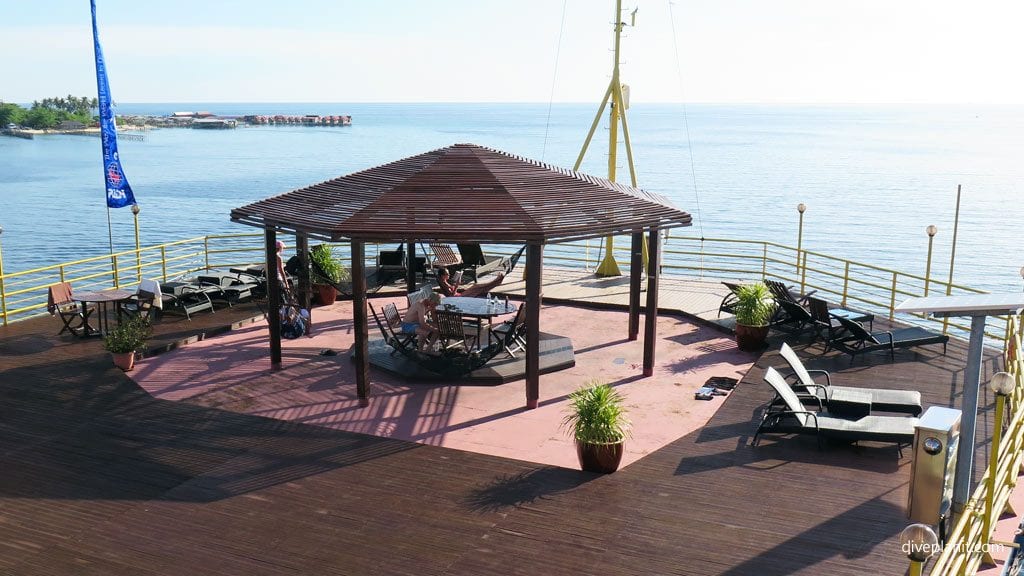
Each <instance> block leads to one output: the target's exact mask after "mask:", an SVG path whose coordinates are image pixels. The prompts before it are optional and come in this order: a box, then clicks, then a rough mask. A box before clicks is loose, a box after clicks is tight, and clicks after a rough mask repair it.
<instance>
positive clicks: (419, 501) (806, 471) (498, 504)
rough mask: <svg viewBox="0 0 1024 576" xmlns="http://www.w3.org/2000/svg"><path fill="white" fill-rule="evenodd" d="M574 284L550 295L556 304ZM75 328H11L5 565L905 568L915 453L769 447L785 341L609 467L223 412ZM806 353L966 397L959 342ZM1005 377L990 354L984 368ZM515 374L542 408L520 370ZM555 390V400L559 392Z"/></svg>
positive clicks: (216, 569)
mask: <svg viewBox="0 0 1024 576" xmlns="http://www.w3.org/2000/svg"><path fill="white" fill-rule="evenodd" d="M550 281H551V282H554V281H556V280H550ZM566 282H567V283H568V281H566ZM510 288H514V285H510ZM683 289H685V286H682V285H678V286H674V285H673V284H672V283H669V282H663V284H662V291H663V295H662V299H661V302H662V307H665V306H666V303H667V302H672V301H673V299H675V298H678V299H679V300H680V301H684V300H686V299H689V298H692V296H691V295H689V294H679V295H673V291H674V290H683ZM556 292H557V289H556V287H555V286H553V285H545V296H546V297H557V294H556ZM715 306H716V307H717V301H715ZM253 312H254V310H253V308H252V307H249V306H239V307H235V308H232V309H230V310H218V311H217V313H216V314H213V315H210V314H201V315H197V316H195V317H194V318H193V320H192V321H191V322H186V321H184V320H177V319H170V321H168V322H164V323H161V324H160V325H159V326H158V333H157V335H156V336H155V337H154V339H153V343H154V344H155V345H157V346H166V347H171V346H174V345H175V343H176V342H178V341H180V340H181V339H184V338H188V337H194V338H205V337H209V336H210V335H213V334H214V333H216V332H222V331H224V329H225V327H226V326H228V325H230V324H231V323H232V322H236V321H243V320H245V319H247V318H249V317H251V316H252V315H253ZM54 322H55V321H54V320H53V319H51V318H39V319H34V320H29V321H24V322H18V323H14V324H11V325H9V326H7V327H3V328H0V397H2V400H0V430H2V432H3V434H2V436H0V438H2V439H0V453H2V454H3V460H2V463H3V465H4V474H3V475H2V477H0V478H2V479H0V510H3V512H2V518H3V522H2V523H0V541H3V542H5V543H6V546H5V554H3V555H2V556H0V571H3V572H10V573H17V574H62V573H76V574H111V573H132V574H181V573H186V572H194V573H203V574H295V573H314V572H316V573H325V574H370V573H386V574H473V575H476V574H577V573H593V572H596V571H601V572H604V573H609V574H656V573H657V574H735V575H746V574H762V573H763V574H769V573H771V574H783V573H787V574H788V573H799V574H851V575H853V574H858V575H859V574H865V573H877V574H903V573H904V572H905V567H906V563H905V557H904V555H903V553H902V552H901V551H900V550H899V546H898V543H897V540H896V539H897V535H898V533H899V531H900V530H901V529H902V528H903V527H904V526H906V524H907V523H908V521H907V520H906V517H905V515H904V512H903V510H904V506H905V501H906V498H907V489H908V481H909V463H910V451H909V450H904V454H903V456H902V457H899V456H898V455H897V451H896V449H895V448H894V447H893V446H892V445H864V446H860V447H850V446H842V445H828V446H826V448H825V449H824V450H822V451H819V450H818V449H817V448H816V445H815V442H814V440H813V439H812V438H803V437H776V436H770V437H767V438H765V440H764V441H762V443H761V445H760V446H758V447H756V448H754V447H751V446H750V439H751V436H752V434H753V432H754V429H755V427H756V424H757V419H758V414H759V408H760V407H761V406H762V405H763V404H764V403H765V402H766V401H767V400H768V399H769V398H770V396H771V393H770V391H769V389H768V387H767V386H766V385H764V384H763V383H762V382H761V376H762V375H763V373H764V370H765V369H766V367H767V366H780V365H781V364H782V361H781V358H780V357H779V356H778V355H777V354H776V353H774V352H769V353H767V354H765V355H763V356H761V357H760V358H759V359H757V360H756V362H755V364H754V366H753V368H752V369H751V370H750V372H749V373H748V374H747V375H746V377H744V378H743V380H742V382H741V383H740V384H739V385H738V386H737V388H736V389H735V391H734V392H733V393H731V394H730V395H729V396H728V397H727V398H724V399H716V400H714V402H716V403H717V402H722V405H721V407H720V408H719V409H718V410H717V412H715V413H714V414H713V415H711V416H710V420H709V421H708V422H707V424H706V425H704V426H702V427H700V428H698V429H696V430H694V431H693V432H691V433H689V434H685V435H682V436H681V437H678V438H676V439H673V440H671V441H669V442H667V443H665V444H664V446H663V447H661V448H659V449H657V450H654V451H652V452H651V453H650V454H648V455H646V456H643V457H642V458H638V459H636V460H635V461H634V462H633V463H632V464H630V465H629V466H627V467H626V468H624V469H622V470H620V471H619V472H617V473H615V474H612V475H609V476H596V475H591V474H587V473H582V472H579V471H577V470H573V469H569V468H562V467H558V466H551V465H544V464H534V463H530V462H527V461H524V460H517V459H508V458H501V457H496V456H492V455H487V454H479V453H474V452H470V451H465V450H457V449H451V448H445V447H440V446H432V445H424V444H417V443H412V442H408V441H404V440H398V439H393V438H383V437H378V436H369V435H364V434H359V433H354V432H347V431H342V430H336V429H331V428H328V427H325V426H318V425H311V424H304V423H300V422H295V421H287V420H278V419H274V418H267V417H262V416H257V415H251V414H245V413H243V412H245V411H246V410H247V407H246V403H247V402H252V401H254V400H252V399H251V398H250V397H249V396H247V395H246V394H245V393H244V391H242V390H236V392H237V396H236V397H235V398H233V405H231V406H230V409H224V408H212V407H207V406H203V405H201V404H202V402H203V398H204V395H203V394H197V395H191V394H190V395H189V396H190V399H189V400H187V401H177V400H166V399H160V398H154V397H153V396H151V395H150V394H148V393H146V392H145V391H144V390H142V389H141V388H140V387H139V386H137V385H136V384H135V383H134V382H133V381H131V380H130V379H129V378H128V377H127V376H126V375H124V374H122V373H121V372H120V371H119V370H118V369H116V368H114V367H113V366H112V365H111V363H110V361H109V359H108V357H107V355H106V354H105V353H103V352H102V349H101V347H100V343H99V342H98V341H95V340H91V341H81V340H72V339H60V338H57V337H56V336H54V333H55V332H56V329H57V327H58V326H57V325H56V324H54ZM342 328H343V327H342ZM320 329H323V330H327V329H329V327H327V326H321V327H320ZM659 329H660V330H661V329H662V328H659ZM671 336H672V334H667V333H661V334H660V337H661V338H669V337H671ZM715 336H716V337H717V336H718V335H715ZM253 337H257V335H255V334H254V335H253ZM264 338H265V336H264ZM619 338H620V336H619V335H618V334H612V335H610V336H609V337H608V339H609V340H617V339H619ZM659 346H660V344H659ZM795 348H796V349H797V351H798V353H799V354H800V355H801V357H803V358H804V359H805V361H806V362H807V364H808V366H809V367H812V368H824V369H829V370H832V371H835V372H839V373H840V374H841V378H842V381H843V383H844V384H849V385H855V386H856V385H859V386H882V385H884V386H886V387H893V388H905V389H916V390H920V391H921V393H922V395H923V399H924V403H925V405H941V406H954V407H956V406H958V405H959V402H960V396H961V394H960V389H961V386H962V378H963V375H962V371H963V367H964V355H965V349H964V345H963V344H962V343H960V342H956V341H955V342H952V343H951V344H950V346H949V352H948V354H947V355H946V356H943V355H942V354H941V350H940V349H936V348H935V347H923V348H920V349H914V350H901V351H898V352H897V355H896V362H894V363H892V362H890V361H889V360H888V358H887V356H885V355H884V354H879V355H877V356H876V355H868V356H867V357H864V358H860V359H858V361H857V363H856V364H855V366H854V367H853V368H848V359H847V357H846V356H838V355H837V354H836V353H835V352H833V353H830V354H828V355H822V354H821V349H820V346H812V347H809V348H808V347H807V346H805V345H796V346H795ZM774 349H777V343H776V344H775V345H773V346H772V347H771V348H769V350H774ZM661 350H662V349H661V348H659V362H660V361H662V360H665V354H664V353H663V352H662V351H661ZM314 355H315V354H314ZM257 361H259V362H263V363H265V365H268V361H267V359H266V357H265V356H264V357H263V358H262V359H257ZM310 361H311V362H315V361H316V360H315V359H312V358H311V359H310ZM696 362H697V361H695V363H696ZM659 366H660V364H659ZM995 367H996V363H995V357H994V356H992V355H990V356H987V357H986V361H985V363H984V365H983V370H984V372H985V374H984V375H983V378H984V379H986V380H987V378H988V376H990V375H991V373H992V372H993V370H994V368H995ZM138 370H145V367H142V368H139V369H138ZM288 373H289V368H286V369H285V370H284V371H282V372H281V373H278V374H279V376H278V377H279V378H287V377H288ZM209 375H213V376H216V377H217V378H218V379H222V378H225V377H230V376H231V373H230V370H220V371H218V370H217V368H216V367H214V368H210V373H209V374H208V376H209ZM378 378H379V376H378V375H377V374H376V373H374V379H375V381H376V380H377V379H378ZM655 379H657V376H655ZM194 381H195V382H196V383H197V385H198V384H201V382H199V381H198V380H197V379H195V380H194ZM639 382H640V383H642V382H643V380H640V381H639ZM503 386H510V387H514V388H515V389H516V391H517V395H518V398H519V400H520V404H521V400H522V383H521V382H519V383H515V382H513V383H509V384H505V385H503ZM230 392H231V391H230V390H223V391H221V392H219V394H229V393H230ZM541 394H542V401H543V400H544V399H545V398H548V396H547V394H548V392H547V388H545V387H544V384H543V382H542V388H541ZM222 399H223V398H217V399H215V400H217V401H220V400H222ZM723 400H724V401H723ZM373 401H375V400H373V399H371V406H372V402H373ZM981 403H982V406H983V412H982V413H981V414H980V415H979V419H978V435H979V442H978V446H979V448H978V451H977V455H976V456H977V463H978V465H977V466H976V467H975V470H976V474H977V475H978V476H980V470H981V469H982V463H983V462H984V461H985V459H986V457H987V448H988V445H989V439H990V436H991V419H992V418H991V413H990V411H991V406H992V401H991V397H990V396H989V393H988V391H987V390H985V391H983V396H982V399H981ZM541 409H543V408H541Z"/></svg>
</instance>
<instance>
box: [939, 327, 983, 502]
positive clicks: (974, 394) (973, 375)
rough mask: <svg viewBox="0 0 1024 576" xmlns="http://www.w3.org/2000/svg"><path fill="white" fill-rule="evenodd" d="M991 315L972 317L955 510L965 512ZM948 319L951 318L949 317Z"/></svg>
mask: <svg viewBox="0 0 1024 576" xmlns="http://www.w3.org/2000/svg"><path fill="white" fill-rule="evenodd" d="M987 318H988V317H987V316H973V317H972V318H971V338H970V342H969V344H968V347H967V367H966V368H965V369H964V390H963V399H964V400H963V405H962V407H961V408H962V410H963V419H962V420H961V421H960V446H959V449H958V450H957V455H956V476H955V480H954V481H953V510H954V511H956V512H957V513H962V512H963V511H964V508H965V506H966V505H967V500H968V499H969V498H970V497H971V466H972V465H973V463H974V431H975V429H976V427H977V417H978V390H979V388H980V386H981V356H982V352H983V351H984V350H983V347H984V343H985V320H986V319H987ZM947 319H948V317H947Z"/></svg>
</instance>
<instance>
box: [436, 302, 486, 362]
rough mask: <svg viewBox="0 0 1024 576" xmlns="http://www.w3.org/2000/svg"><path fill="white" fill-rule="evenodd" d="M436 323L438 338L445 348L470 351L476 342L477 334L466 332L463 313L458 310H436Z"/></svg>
mask: <svg viewBox="0 0 1024 576" xmlns="http://www.w3.org/2000/svg"><path fill="white" fill-rule="evenodd" d="M434 323H435V324H436V325H437V338H438V340H440V341H441V344H442V346H443V347H444V349H445V350H452V349H455V348H463V349H465V351H466V352H467V353H468V352H469V350H470V349H471V348H472V347H473V344H475V343H476V336H475V335H472V334H467V333H466V330H465V325H464V324H463V323H462V314H459V313H458V312H452V311H450V310H435V311H434Z"/></svg>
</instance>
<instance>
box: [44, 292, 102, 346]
mask: <svg viewBox="0 0 1024 576" xmlns="http://www.w3.org/2000/svg"><path fill="white" fill-rule="evenodd" d="M47 292H48V294H47V297H46V311H47V312H49V313H50V315H51V316H56V317H58V318H60V321H61V324H63V327H62V328H61V329H60V332H57V335H58V336H60V335H61V334H63V333H65V332H67V333H69V334H72V335H74V336H79V335H80V334H79V331H80V330H87V329H88V325H89V322H88V320H89V316H91V315H92V313H93V312H94V311H95V308H93V307H92V306H89V307H86V308H83V307H82V305H81V304H80V303H78V302H75V300H74V298H73V297H72V295H71V283H70V282H60V283H59V284H53V285H51V286H50V287H49V288H48V289H47Z"/></svg>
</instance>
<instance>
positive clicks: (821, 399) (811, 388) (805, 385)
mask: <svg viewBox="0 0 1024 576" xmlns="http://www.w3.org/2000/svg"><path fill="white" fill-rule="evenodd" d="M779 353H780V354H781V355H782V358H783V359H785V360H786V363H787V364H789V368H790V370H791V372H792V373H791V375H790V376H788V377H787V378H786V380H787V381H788V380H791V379H792V380H794V381H793V382H792V384H790V387H791V388H792V389H793V391H794V392H796V394H797V397H798V398H799V399H800V401H801V402H802V403H804V404H818V405H819V406H824V407H828V403H829V400H831V398H832V394H833V393H834V392H845V391H848V390H853V391H856V392H861V393H864V394H867V395H869V396H870V397H871V412H898V413H903V414H910V415H911V416H919V415H920V414H921V393H920V392H918V391H917V390H893V389H888V388H856V387H851V386H833V385H832V376H831V375H830V374H829V373H828V372H827V371H825V370H808V369H807V368H806V367H804V363H803V362H801V361H800V358H799V357H798V356H797V355H796V352H794V351H793V349H792V348H790V347H789V344H786V343H785V342H783V343H782V348H781V349H780V350H779ZM812 372H813V373H815V374H819V375H822V376H824V377H825V383H824V384H821V383H820V382H818V381H815V380H814V378H813V377H812V376H811V373H812Z"/></svg>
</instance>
